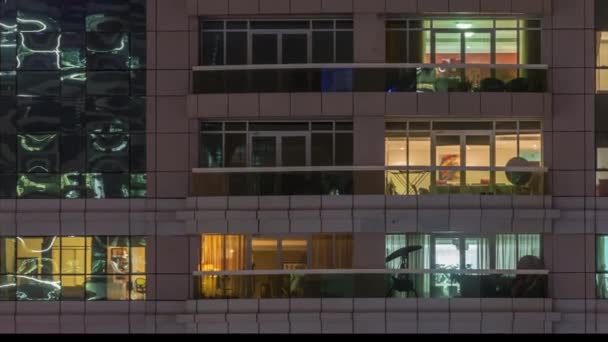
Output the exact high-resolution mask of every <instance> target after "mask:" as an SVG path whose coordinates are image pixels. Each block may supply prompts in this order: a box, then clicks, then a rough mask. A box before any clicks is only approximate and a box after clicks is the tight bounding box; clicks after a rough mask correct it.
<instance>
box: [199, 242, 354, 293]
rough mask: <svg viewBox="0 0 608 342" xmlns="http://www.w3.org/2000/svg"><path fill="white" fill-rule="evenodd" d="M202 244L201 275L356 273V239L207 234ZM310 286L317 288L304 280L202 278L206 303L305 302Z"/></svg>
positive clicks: (279, 277) (201, 288) (291, 277)
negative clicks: (349, 270) (307, 271)
mask: <svg viewBox="0 0 608 342" xmlns="http://www.w3.org/2000/svg"><path fill="white" fill-rule="evenodd" d="M201 244H202V245H201V251H202V254H201V264H200V270H202V271H239V270H299V269H309V268H317V269H344V268H352V260H353V238H352V234H312V235H310V234H308V235H293V236H292V235H290V236H280V235H276V236H274V235H264V236H260V235H252V236H246V235H219V234H205V235H203V236H202V238H201ZM305 281H308V282H310V281H313V282H314V281H316V278H314V277H313V278H310V279H304V278H303V276H301V275H287V276H283V275H255V276H251V277H243V276H214V275H210V276H203V277H201V278H200V283H199V286H200V288H199V291H200V293H201V294H204V296H206V297H228V298H251V297H255V298H283V297H288V296H290V295H292V296H301V295H302V294H303V291H304V289H305V288H306V287H307V286H306V285H305V284H304V282H305ZM309 285H310V284H309ZM319 296H320V295H319V294H317V295H316V297H319Z"/></svg>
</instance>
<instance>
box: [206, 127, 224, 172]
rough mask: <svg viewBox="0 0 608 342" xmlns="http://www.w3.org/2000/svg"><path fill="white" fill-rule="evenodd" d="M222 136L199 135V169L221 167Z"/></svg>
mask: <svg viewBox="0 0 608 342" xmlns="http://www.w3.org/2000/svg"><path fill="white" fill-rule="evenodd" d="M222 147H223V144H222V135H221V134H202V135H201V155H200V164H201V167H222V166H223V165H224V163H223V160H222V155H223V151H222Z"/></svg>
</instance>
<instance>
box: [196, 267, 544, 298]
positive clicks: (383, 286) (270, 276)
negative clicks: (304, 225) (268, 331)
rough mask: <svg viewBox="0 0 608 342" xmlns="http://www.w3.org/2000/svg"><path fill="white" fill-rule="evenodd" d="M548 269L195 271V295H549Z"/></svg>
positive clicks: (421, 296) (298, 296) (468, 296)
mask: <svg viewBox="0 0 608 342" xmlns="http://www.w3.org/2000/svg"><path fill="white" fill-rule="evenodd" d="M548 273H549V272H548V271H547V270H456V269H454V270H451V269H434V270H411V269H379V270H374V269H325V270H322V269H315V270H305V269H304V270H251V271H225V272H206V271H203V272H194V299H225V298H231V299H254V298H545V297H547V277H548Z"/></svg>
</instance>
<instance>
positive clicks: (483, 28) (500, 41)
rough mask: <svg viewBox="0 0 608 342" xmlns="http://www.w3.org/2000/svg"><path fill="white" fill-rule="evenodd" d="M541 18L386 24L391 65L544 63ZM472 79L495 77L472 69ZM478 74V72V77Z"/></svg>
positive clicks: (424, 20)
mask: <svg viewBox="0 0 608 342" xmlns="http://www.w3.org/2000/svg"><path fill="white" fill-rule="evenodd" d="M540 36H541V30H540V20H536V19H526V20H520V19H516V18H512V19H508V18H505V19H475V18H446V19H409V20H388V21H387V23H386V60H387V62H388V63H437V64H465V63H466V64H540V49H541V43H540ZM471 73H472V74H470V75H467V78H468V79H474V78H483V77H488V76H490V75H482V74H479V70H477V71H475V70H471ZM474 73H477V74H474Z"/></svg>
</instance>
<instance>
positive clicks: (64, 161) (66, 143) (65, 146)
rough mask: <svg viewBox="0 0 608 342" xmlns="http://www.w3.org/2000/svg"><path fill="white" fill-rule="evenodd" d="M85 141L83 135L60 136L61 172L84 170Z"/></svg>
mask: <svg viewBox="0 0 608 342" xmlns="http://www.w3.org/2000/svg"><path fill="white" fill-rule="evenodd" d="M85 155H86V139H85V136H84V135H77V134H63V135H62V136H61V171H62V172H73V171H82V170H85V166H86V163H85V160H86V158H85Z"/></svg>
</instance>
